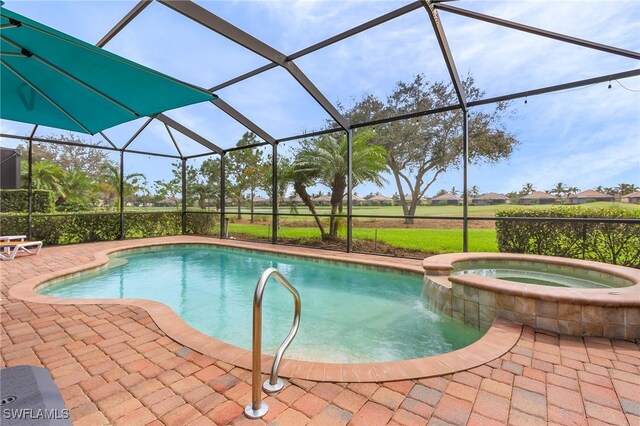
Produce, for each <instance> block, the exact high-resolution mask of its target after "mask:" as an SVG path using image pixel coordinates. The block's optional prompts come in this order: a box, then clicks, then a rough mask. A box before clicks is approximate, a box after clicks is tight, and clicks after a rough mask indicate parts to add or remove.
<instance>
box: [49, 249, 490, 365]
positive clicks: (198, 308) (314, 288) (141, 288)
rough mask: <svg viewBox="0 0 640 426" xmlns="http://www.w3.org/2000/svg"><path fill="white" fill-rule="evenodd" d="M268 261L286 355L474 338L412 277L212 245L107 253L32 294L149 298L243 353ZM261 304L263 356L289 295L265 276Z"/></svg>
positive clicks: (378, 350) (312, 357)
mask: <svg viewBox="0 0 640 426" xmlns="http://www.w3.org/2000/svg"><path fill="white" fill-rule="evenodd" d="M269 267H274V268H277V269H278V270H279V271H280V272H281V273H282V274H283V275H284V276H285V277H287V279H288V280H289V281H290V282H291V283H292V284H293V285H294V286H295V287H296V288H297V289H298V291H299V292H300V297H301V300H302V316H301V321H300V330H299V331H298V335H297V336H296V338H295V340H294V341H293V343H292V344H291V346H290V347H289V349H288V350H287V353H286V355H285V356H286V357H288V358H295V359H302V360H307V361H321V362H374V361H393V360H401V359H412V358H419V357H424V356H428V355H435V354H440V353H445V352H449V351H452V350H455V349H459V348H461V347H464V346H466V345H468V344H470V343H472V342H474V341H475V340H477V339H479V338H480V337H481V336H482V334H483V332H481V331H479V330H477V329H476V328H473V327H470V326H467V325H464V324H461V323H459V322H457V321H454V320H451V319H449V318H443V317H441V316H438V315H436V314H435V313H433V312H431V311H429V310H428V309H426V308H425V307H424V306H423V305H422V303H421V302H420V294H421V290H422V278H421V277H419V276H418V275H409V274H403V273H400V272H380V271H375V270H368V269H365V268H362V267H358V266H351V265H349V266H347V265H346V264H340V263H330V262H326V261H312V260H305V259H302V258H294V257H285V256H277V255H274V254H269V253H261V252H253V251H244V250H235V249H228V248H220V247H213V246H195V247H194V246H186V245H185V246H171V247H157V248H154V249H152V250H148V249H146V250H139V251H130V252H125V253H122V254H119V255H116V256H112V257H111V261H110V266H109V268H107V269H102V270H99V271H96V272H93V273H89V274H85V275H82V276H80V277H78V278H73V279H67V280H63V281H60V282H58V283H54V284H52V285H49V286H46V287H44V288H42V289H40V290H38V291H39V293H41V294H45V295H50V296H56V297H68V298H141V299H151V300H156V301H158V302H162V303H164V304H166V305H168V306H169V307H170V308H171V309H173V310H174V311H175V312H176V313H177V314H178V315H179V316H180V317H182V318H183V319H184V320H185V321H186V322H187V323H188V324H189V325H190V326H192V327H193V328H195V329H197V330H199V331H201V332H203V333H205V334H207V335H209V336H212V337H215V338H217V339H220V340H222V341H225V342H227V343H230V344H232V345H235V346H238V347H241V348H244V349H251V324H252V306H253V292H254V290H255V286H256V283H257V281H258V278H259V277H260V275H261V274H262V272H263V271H264V270H265V269H266V268H269ZM263 306H264V308H263V352H264V353H271V354H273V353H275V350H276V349H277V347H278V345H279V344H280V343H281V342H282V339H284V337H285V336H286V335H287V333H288V332H289V328H290V327H291V322H292V320H293V300H292V297H291V295H290V294H289V293H288V292H287V291H286V290H285V289H284V288H282V287H281V286H280V284H278V283H277V282H276V281H275V280H274V279H273V278H272V279H271V280H270V282H269V285H268V286H267V289H266V291H265V296H264V301H263Z"/></svg>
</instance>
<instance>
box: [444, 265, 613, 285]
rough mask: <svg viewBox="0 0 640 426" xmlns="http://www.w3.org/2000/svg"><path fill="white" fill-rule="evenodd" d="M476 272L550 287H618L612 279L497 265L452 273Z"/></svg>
mask: <svg viewBox="0 0 640 426" xmlns="http://www.w3.org/2000/svg"><path fill="white" fill-rule="evenodd" d="M464 274H477V275H483V276H486V277H492V278H497V279H500V280H505V281H515V282H518V283H523V284H537V285H546V286H552V287H571V288H611V287H619V285H616V284H615V283H614V282H612V281H606V280H604V279H600V280H596V279H595V278H594V279H589V278H584V277H575V276H570V275H567V274H560V273H554V272H545V271H544V270H522V269H508V268H499V267H485V268H477V269H464V270H460V271H456V272H454V275H464Z"/></svg>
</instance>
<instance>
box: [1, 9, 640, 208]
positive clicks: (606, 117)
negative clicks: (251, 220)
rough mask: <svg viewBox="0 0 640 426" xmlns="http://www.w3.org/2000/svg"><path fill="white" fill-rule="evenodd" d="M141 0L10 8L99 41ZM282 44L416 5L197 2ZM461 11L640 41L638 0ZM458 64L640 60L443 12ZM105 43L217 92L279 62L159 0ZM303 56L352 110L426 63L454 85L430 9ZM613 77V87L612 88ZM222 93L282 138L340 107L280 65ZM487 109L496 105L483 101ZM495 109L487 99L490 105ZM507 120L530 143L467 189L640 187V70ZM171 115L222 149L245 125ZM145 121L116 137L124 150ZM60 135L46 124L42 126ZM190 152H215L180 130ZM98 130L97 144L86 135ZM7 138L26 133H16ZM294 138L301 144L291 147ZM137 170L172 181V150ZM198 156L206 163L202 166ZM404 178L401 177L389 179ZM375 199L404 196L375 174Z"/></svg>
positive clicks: (616, 65) (502, 70) (492, 82)
mask: <svg viewBox="0 0 640 426" xmlns="http://www.w3.org/2000/svg"><path fill="white" fill-rule="evenodd" d="M135 3H136V2H133V1H16V0H7V1H6V2H5V5H4V6H5V7H6V8H8V9H10V10H12V11H14V12H17V13H20V14H23V15H25V16H27V17H29V18H32V19H35V20H37V21H40V22H42V23H44V24H46V25H49V26H51V27H54V28H56V29H58V30H61V31H64V32H66V33H69V34H71V35H73V36H75V37H78V38H80V39H82V40H84V41H87V42H89V43H92V44H93V43H95V42H97V41H98V40H99V39H101V38H102V36H103V35H104V34H106V33H107V32H108V31H109V30H110V29H111V28H112V27H113V25H115V24H116V23H117V22H118V21H119V20H120V19H121V18H122V17H123V16H124V15H125V14H126V13H127V12H128V11H129V10H130V9H131V8H132V7H133V6H134V5H135ZM197 3H198V4H200V5H201V6H203V7H205V8H206V9H208V10H210V11H211V12H213V13H215V14H216V15H218V16H220V17H221V18H223V19H225V20H227V21H228V22H230V23H232V24H233V25H235V26H237V27H240V28H241V29H243V30H244V31H246V32H248V33H250V34H251V35H253V36H254V37H257V38H258V39H259V40H262V41H264V42H265V43H268V44H270V45H271V46H273V47H274V48H275V49H277V50H279V51H280V52H283V53H284V54H291V53H293V52H296V51H298V50H300V49H303V48H305V47H307V46H309V45H311V44H314V43H317V42H319V41H322V40H324V39H326V38H328V37H331V36H333V35H335V34H338V33H340V32H342V31H345V30H347V29H350V28H351V27H353V26H356V25H358V24H361V23H363V22H366V21H368V20H371V19H373V18H376V17H377V16H380V15H382V14H384V13H387V12H389V11H391V10H394V9H397V8H399V7H401V6H403V5H405V4H408V3H409V1H371V0H369V1H339V2H338V1H325V0H315V1H314V0H309V1H240V0H238V1H197ZM448 4H451V5H454V6H456V7H460V8H465V9H469V10H473V11H477V12H480V13H484V14H489V15H493V16H497V17H499V18H503V19H509V20H513V21H516V22H519V23H523V24H527V25H532V26H536V27H540V28H543V29H546V30H550V31H556V32H560V33H564V34H567V35H570V36H573V37H578V38H585V39H588V40H590V41H593V42H598V43H603V44H608V45H613V46H616V47H618V48H623V49H627V50H633V51H636V52H637V51H640V2H637V1H617V0H599V1H591V0H587V1H584V0H583V1H553V0H523V1H493V0H484V1H468V0H459V1H456V2H453V3H448ZM440 17H441V19H442V24H443V27H444V29H445V31H446V35H447V39H448V41H449V44H450V47H451V51H452V54H453V57H454V60H455V62H456V66H457V69H458V71H459V73H460V74H462V76H466V75H467V74H470V75H472V76H473V77H474V78H475V81H476V84H477V86H478V87H479V88H480V89H481V90H482V91H483V92H484V97H486V98H488V97H493V96H499V95H505V94H509V93H513V92H519V91H524V90H531V89H536V88H540V87H545V86H549V85H554V84H561V83H566V82H570V81H574V80H581V79H586V78H591V77H598V76H601V75H607V74H611V73H616V72H621V71H628V70H634V69H638V68H639V67H640V61H636V60H633V59H629V58H625V57H621V56H616V55H611V54H607V53H603V52H600V51H596V50H592V49H588V48H584V47H579V46H574V45H568V44H566V43H562V42H559V41H555V40H550V39H545V38H541V37H538V36H534V35H530V34H526V33H522V32H519V31H515V30H511V29H507V28H502V27H499V26H495V25H492V24H488V23H484V22H480V21H477V20H471V19H469V18H465V17H461V16H457V15H453V14H451V13H447V12H444V11H441V12H440ZM106 49H107V50H110V51H112V52H114V53H117V54H119V55H122V56H124V57H126V58H128V59H131V60H133V61H136V62H139V63H141V64H143V65H146V66H149V67H151V68H154V69H157V70H159V71H162V72H164V73H167V74H169V75H171V76H173V77H176V78H179V79H182V80H185V81H188V82H190V83H193V84H196V85H198V86H201V87H205V88H209V87H212V86H215V85H217V84H220V83H222V82H224V81H227V80H229V79H231V78H233V77H235V76H237V75H240V74H242V73H245V72H248V71H251V70H253V69H255V68H257V67H260V66H262V65H265V64H267V63H268V62H267V60H266V59H264V58H261V57H260V56H258V55H256V54H254V53H253V52H250V51H248V50H246V49H245V48H243V47H241V46H238V45H236V44H235V43H233V42H231V41H229V40H227V39H225V38H224V37H222V36H220V35H218V34H215V33H213V32H211V31H209V30H207V29H206V28H204V27H202V26H199V25H198V24H196V23H195V22H192V21H190V20H189V19H188V18H185V17H184V16H182V15H179V14H177V13H176V12H174V11H172V10H170V9H169V8H167V7H165V6H163V5H162V4H159V3H156V2H154V3H152V4H151V5H150V6H149V7H147V8H146V9H145V10H144V11H143V12H142V13H141V14H140V15H139V16H138V17H136V18H135V19H134V20H133V21H132V22H131V23H130V24H129V25H128V26H127V27H126V28H125V29H124V30H123V31H122V32H121V33H120V34H118V35H117V36H116V37H115V38H114V39H113V40H112V41H110V42H109V43H108V44H107V45H106ZM295 62H296V64H297V65H298V66H299V67H300V69H301V70H302V71H303V72H304V73H305V74H306V75H307V76H308V77H309V79H310V80H311V81H312V82H313V83H314V84H315V85H316V86H317V87H318V88H319V89H320V90H321V91H322V92H323V93H324V95H325V96H326V97H327V99H328V100H329V101H330V102H332V103H333V104H334V105H335V104H337V103H340V104H341V105H344V106H346V107H349V106H351V105H353V103H354V100H355V99H358V98H360V97H361V96H363V94H365V93H371V94H374V95H376V96H378V97H380V98H383V99H384V98H385V97H386V96H387V95H388V94H389V93H390V92H391V91H392V89H393V87H394V85H395V84H396V82H398V81H407V80H410V79H412V77H413V76H414V75H415V74H417V73H424V74H425V76H426V77H427V78H428V79H429V80H430V81H448V74H447V69H446V67H445V63H444V61H443V59H442V55H441V53H440V50H439V48H438V45H437V42H436V39H435V36H434V35H433V30H432V28H431V24H430V22H429V19H428V17H427V15H426V12H425V10H424V9H418V10H415V11H413V12H411V13H409V14H407V15H404V16H402V17H400V18H397V19H395V20H393V21H390V22H388V23H385V24H383V25H380V26H378V27H376V28H374V29H371V30H369V31H367V32H365V33H361V34H359V35H357V36H354V37H352V38H350V39H347V40H344V41H341V42H339V43H336V44H334V45H332V46H329V47H326V48H324V49H321V50H319V51H317V52H314V53H312V54H310V55H307V56H304V57H302V58H300V59H297V60H296V61H295ZM609 84H611V88H610V89H609V88H608V86H609ZM216 93H217V94H218V95H219V96H220V97H221V98H222V99H223V100H224V101H226V102H227V103H229V104H230V105H232V106H233V107H234V108H236V109H237V110H238V111H240V112H241V113H242V114H244V115H245V116H247V117H248V118H249V119H251V120H253V121H254V122H255V123H256V124H258V125H259V126H261V127H262V128H263V129H264V130H266V131H267V132H268V133H270V134H271V135H272V136H274V137H275V138H283V137H287V136H292V135H298V134H301V133H304V132H307V131H314V130H318V129H320V128H322V127H323V126H324V125H325V124H326V122H327V120H329V119H330V117H329V116H328V115H327V113H326V112H325V111H324V110H323V109H322V108H321V107H320V106H319V105H318V104H317V103H316V102H315V101H314V100H313V99H312V98H311V97H310V96H309V95H308V94H307V93H306V91H305V90H304V89H303V88H302V87H301V86H300V85H299V84H298V83H297V82H296V81H295V80H294V79H293V78H292V77H291V76H290V75H289V74H288V73H287V72H286V71H285V70H284V69H282V68H275V69H272V70H270V71H268V72H265V73H263V74H261V75H258V76H256V77H253V78H251V79H248V80H245V81H243V82H241V83H239V84H237V85H234V86H231V87H228V88H224V89H222V90H220V91H218V92H216ZM482 108H483V109H487V108H488V107H482ZM487 111H488V109H487ZM509 111H510V114H509V115H508V117H507V118H506V119H505V120H504V122H503V125H504V126H505V128H506V129H507V131H508V132H510V133H512V134H513V135H514V136H515V137H516V138H517V139H518V141H519V144H518V146H517V148H516V150H515V151H514V153H513V154H512V155H511V157H510V158H509V159H506V160H503V161H501V162H500V163H498V164H496V165H473V166H472V167H471V168H470V170H469V186H473V185H475V186H477V187H478V188H479V189H480V192H503V193H504V192H509V191H517V190H519V189H520V188H521V187H522V185H523V184H525V183H528V182H529V183H532V184H533V185H534V186H535V187H536V189H540V190H547V189H550V188H551V187H552V186H553V185H554V184H555V183H556V182H563V183H565V184H566V185H568V186H576V187H579V188H580V189H581V190H584V189H589V188H593V187H596V186H598V185H602V186H615V185H617V184H619V183H623V182H624V183H634V184H636V185H640V78H638V77H634V78H629V79H624V80H619V81H611V82H610V83H608V82H605V83H600V84H596V85H593V86H588V87H584V88H580V89H573V90H568V91H565V92H562V93H555V94H546V95H539V96H535V97H530V98H527V99H526V103H525V102H524V100H522V99H519V100H515V101H512V102H511V104H510V108H509ZM167 115H168V116H170V117H171V118H173V119H175V120H177V121H179V122H180V123H182V124H183V125H185V126H186V127H188V128H190V129H192V130H194V131H196V132H198V133H200V134H201V135H202V136H204V137H205V138H207V139H209V140H211V141H212V142H214V143H216V144H218V145H219V146H221V147H223V148H230V147H232V146H234V145H235V144H236V142H237V141H238V139H240V137H241V135H242V134H243V133H244V132H245V131H246V129H245V128H244V127H242V126H241V125H239V124H238V123H236V122H235V121H234V120H233V119H231V118H229V117H228V116H227V115H226V114H224V113H223V112H222V111H220V110H219V109H217V108H216V107H214V106H212V105H211V104H208V103H205V104H198V105H193V106H189V107H185V108H181V109H178V110H174V111H169V112H167ZM144 121H145V120H144V119H140V120H136V121H135V122H131V123H125V124H123V125H120V126H117V127H115V128H113V129H109V130H107V131H105V133H106V134H107V135H108V136H109V137H110V138H111V139H112V140H113V141H114V142H115V143H116V145H118V146H122V145H123V144H124V143H126V142H127V141H128V140H129V138H130V137H131V136H132V135H133V134H134V133H135V132H136V130H137V129H138V128H139V127H140V125H141V124H142V123H143V122H144ZM0 128H1V131H2V133H12V134H19V135H23V134H28V133H29V132H30V130H31V128H32V126H30V125H25V124H22V123H15V122H8V121H6V120H4V121H2V122H0ZM60 133H62V132H61V131H59V130H56V129H47V128H39V129H38V131H37V135H39V136H50V135H57V134H60ZM173 134H174V136H175V137H176V139H177V140H178V143H179V144H180V146H181V149H182V151H183V154H185V155H192V154H198V153H202V152H205V150H204V149H203V148H202V147H201V146H200V145H198V144H196V143H194V142H193V141H190V140H189V139H188V138H186V137H184V136H182V135H180V134H179V133H177V132H173ZM82 137H83V138H85V139H87V140H92V141H94V142H95V141H97V140H98V139H99V138H98V137H94V138H91V137H89V136H86V135H83V136H82ZM1 142H2V144H3V146H11V144H15V142H12V141H9V140H7V139H4V140H2V141H1ZM284 145H285V148H284V149H283V151H284V150H286V149H287V148H286V147H287V146H293V145H294V144H293V143H285V144H284ZM131 148H132V149H137V150H144V151H156V152H161V153H171V154H175V148H174V147H173V144H172V142H171V140H170V138H169V137H168V135H167V132H166V130H165V128H164V126H163V125H162V124H161V123H158V122H156V121H154V122H153V123H152V124H151V125H150V126H149V127H148V128H147V129H145V130H144V132H142V134H141V135H140V136H139V138H138V139H137V140H136V141H134V142H133V143H132V145H131ZM126 158H127V159H126V161H125V168H126V172H127V173H131V172H143V173H145V174H146V175H147V176H148V179H149V180H150V181H153V180H157V179H163V178H167V177H169V174H170V168H171V167H170V163H171V161H172V160H170V159H164V158H150V157H148V156H142V155H128V156H127V157H126ZM195 163H196V162H194V164H195ZM389 181H390V182H393V180H392V179H389ZM451 187H456V188H458V189H460V188H462V172H461V171H460V170H451V171H449V172H447V173H445V174H443V175H441V176H440V177H439V178H438V180H437V181H436V182H435V183H434V185H433V186H432V187H431V188H430V190H429V191H428V192H427V194H428V195H434V194H435V193H436V192H437V191H438V190H440V189H450V188H451ZM356 192H358V194H360V195H365V194H368V193H370V192H381V193H383V194H386V195H392V194H393V193H394V192H397V189H396V188H395V187H394V185H393V184H392V183H390V184H389V185H387V186H386V187H384V188H376V187H375V186H373V185H371V184H365V185H362V186H361V187H358V188H356Z"/></svg>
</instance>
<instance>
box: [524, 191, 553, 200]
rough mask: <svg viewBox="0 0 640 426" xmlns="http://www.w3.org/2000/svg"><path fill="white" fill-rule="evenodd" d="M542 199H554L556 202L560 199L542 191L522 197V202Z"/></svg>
mask: <svg viewBox="0 0 640 426" xmlns="http://www.w3.org/2000/svg"><path fill="white" fill-rule="evenodd" d="M541 198H553V199H554V200H555V199H556V198H558V197H556V196H555V195H551V194H549V193H546V192H542V191H533V192H532V193H531V194H529V195H524V196H522V197H520V199H521V200H539V199H541Z"/></svg>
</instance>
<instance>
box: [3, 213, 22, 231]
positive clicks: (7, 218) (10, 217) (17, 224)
mask: <svg viewBox="0 0 640 426" xmlns="http://www.w3.org/2000/svg"><path fill="white" fill-rule="evenodd" d="M0 229H1V230H2V235H27V234H28V233H29V222H28V217H27V215H26V214H17V213H3V214H2V216H0Z"/></svg>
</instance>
